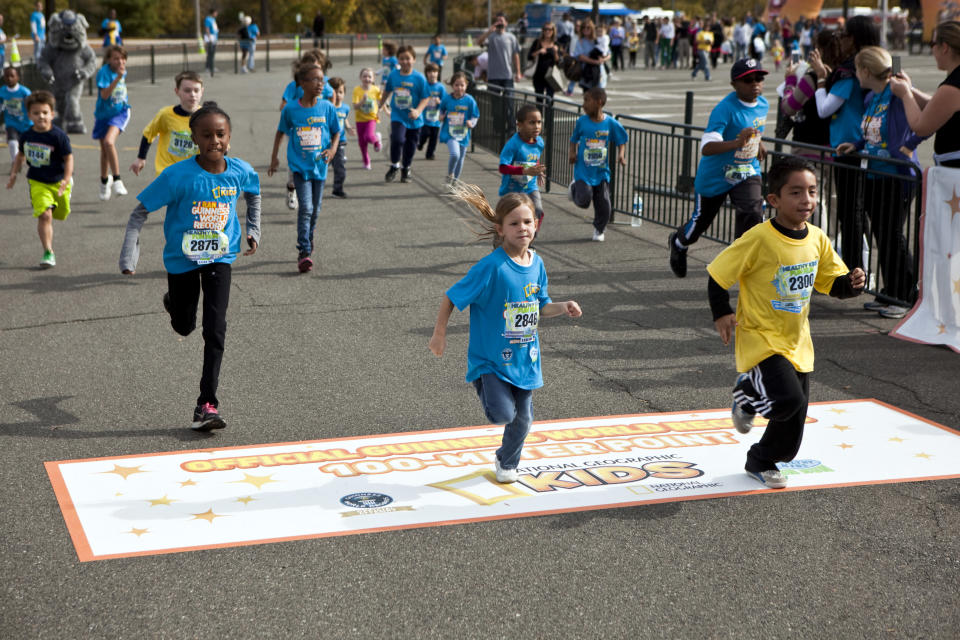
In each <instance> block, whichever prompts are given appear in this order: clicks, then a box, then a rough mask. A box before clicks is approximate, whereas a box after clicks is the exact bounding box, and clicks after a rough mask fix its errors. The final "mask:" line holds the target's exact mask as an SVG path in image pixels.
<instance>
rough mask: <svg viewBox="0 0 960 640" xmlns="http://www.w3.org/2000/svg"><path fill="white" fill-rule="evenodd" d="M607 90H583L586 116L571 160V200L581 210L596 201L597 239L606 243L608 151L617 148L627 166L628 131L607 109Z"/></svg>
mask: <svg viewBox="0 0 960 640" xmlns="http://www.w3.org/2000/svg"><path fill="white" fill-rule="evenodd" d="M605 104H607V92H606V91H605V90H604V89H601V88H600V87H594V88H592V89H587V90H586V91H584V93H583V115H582V116H580V117H579V118H577V123H576V124H575V125H574V127H573V135H571V136H570V151H569V154H568V160H569V161H570V164H572V165H574V167H573V182H571V183H570V192H569V196H570V200H572V201H573V203H574V204H575V205H577V206H578V207H580V208H581V209H586V208H587V207H589V206H590V203H591V202H593V238H592V240H593V241H594V242H603V241H604V239H605V236H604V231H605V230H606V228H607V223H608V222H610V209H611V204H610V163H609V161H608V158H607V150H608V149H609V148H610V146H611V145H612V146H615V147H616V148H617V164H619V165H620V166H621V167H624V166H626V164H627V160H626V144H627V132H626V130H625V129H624V128H623V125H621V124H620V123H619V122H617V121H616V120H614V119H613V118H610V117H608V116H607V115H606V114H605V113H604V112H603V106H604V105H605Z"/></svg>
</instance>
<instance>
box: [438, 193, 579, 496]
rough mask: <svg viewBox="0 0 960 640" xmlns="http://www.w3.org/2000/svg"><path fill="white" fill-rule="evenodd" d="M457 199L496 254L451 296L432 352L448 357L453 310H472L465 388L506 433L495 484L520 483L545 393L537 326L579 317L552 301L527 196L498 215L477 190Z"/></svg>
mask: <svg viewBox="0 0 960 640" xmlns="http://www.w3.org/2000/svg"><path fill="white" fill-rule="evenodd" d="M454 195H455V196H456V197H458V198H459V199H461V200H463V201H465V202H467V203H469V204H470V205H471V206H473V207H474V208H475V209H476V210H477V212H478V213H479V214H480V215H481V217H482V218H483V219H484V220H485V222H486V224H485V233H484V234H483V236H485V237H488V238H493V240H494V244H495V246H497V248H496V249H494V251H493V252H492V253H490V254H489V255H487V256H486V257H485V258H483V259H482V260H480V262H478V263H477V264H475V265H474V266H473V267H471V268H470V270H469V271H468V272H467V275H466V276H464V278H463V279H461V280H460V281H459V282H457V283H456V284H455V285H453V286H452V287H450V288H449V289H448V290H447V292H446V295H444V297H443V301H442V302H441V304H440V311H439V312H438V314H437V322H436V325H435V326H434V329H433V335H432V336H431V338H430V343H429V347H430V351H432V352H433V354H434V355H436V356H437V357H440V356H442V355H443V352H444V351H445V350H446V346H447V337H446V334H447V324H448V322H449V321H450V315H451V314H452V313H453V309H454V307H456V308H457V309H458V310H460V311H463V310H464V309H466V308H467V307H468V306H469V307H470V342H469V346H468V347H467V376H466V380H467V382H471V383H473V386H474V389H475V390H476V392H477V396H478V397H479V398H480V403H481V405H482V406H483V410H484V413H485V414H486V416H487V419H488V420H489V421H490V422H491V423H492V424H503V425H505V426H504V430H503V440H502V443H501V445H500V448H499V449H497V451H496V453H495V454H494V459H493V464H494V471H495V472H496V478H497V482H501V483H510V482H516V481H517V480H518V479H519V474H518V472H517V465H518V464H519V463H520V454H521V452H522V450H523V441H524V438H526V436H527V433H528V432H529V430H530V425H531V424H532V422H533V390H534V389H539V388H540V387H542V386H543V375H542V373H541V365H540V353H541V349H540V335H539V331H538V328H539V324H540V318H549V317H552V316H556V315H560V314H561V313H563V314H566V315H568V316H570V317H571V318H578V317H580V315H581V314H582V312H581V310H580V305H578V304H577V303H576V302H574V301H572V300H570V301H567V302H553V301H551V300H550V296H549V294H548V293H547V272H546V269H545V268H544V266H543V261H542V260H541V259H540V257H539V256H538V255H537V254H536V253H535V252H534V251H533V250H532V249H531V248H530V244H531V243H532V242H533V238H534V235H535V234H536V231H537V219H536V216H535V214H534V212H533V202H532V201H531V200H530V198H529V196H527V195H526V194H524V193H510V194H507V195H506V196H504V197H503V198H501V199H500V201H499V202H498V203H497V207H496V209H494V208H493V207H491V206H490V204H489V203H488V202H487V199H486V198H485V197H484V196H483V192H482V191H481V190H480V188H479V187H476V186H474V185H464V184H462V183H460V184H458V185H457V186H456V187H455V188H454Z"/></svg>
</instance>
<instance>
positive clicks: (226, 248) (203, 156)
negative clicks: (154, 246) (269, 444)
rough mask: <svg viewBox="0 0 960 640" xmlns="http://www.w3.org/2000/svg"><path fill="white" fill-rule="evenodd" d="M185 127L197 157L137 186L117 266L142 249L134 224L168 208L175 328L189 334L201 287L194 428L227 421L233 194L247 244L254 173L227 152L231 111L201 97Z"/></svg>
mask: <svg viewBox="0 0 960 640" xmlns="http://www.w3.org/2000/svg"><path fill="white" fill-rule="evenodd" d="M190 133H191V137H192V138H193V142H194V144H196V145H197V148H198V150H199V151H198V155H196V156H194V157H193V158H189V159H187V160H183V161H182V162H177V163H175V164H172V165H170V166H169V167H167V168H166V169H164V170H163V172H162V173H161V174H160V175H159V176H157V178H156V179H155V180H154V181H153V182H151V183H150V185H148V186H147V188H146V189H144V190H143V191H141V192H140V194H139V195H138V196H137V199H138V200H139V201H140V204H138V205H137V208H136V209H134V210H133V213H131V214H130V221H129V222H128V223H127V232H126V236H125V237H124V239H123V249H122V250H121V253H120V271H121V272H122V273H124V274H126V275H133V274H134V273H135V271H136V268H137V261H138V258H139V253H140V244H139V237H140V229H141V228H143V224H144V222H146V219H147V214H149V213H150V212H151V211H156V210H157V209H160V208H161V207H166V208H167V213H166V216H165V217H164V220H163V235H164V237H165V239H166V242H165V245H164V248H163V265H164V267H165V268H166V270H167V293H165V294H164V295H163V307H164V309H166V310H167V313H168V314H169V315H170V324H171V326H172V327H173V330H174V331H176V332H177V333H179V334H180V335H182V336H186V335H189V334H190V333H192V332H193V330H194V329H195V328H196V326H197V304H198V303H199V300H200V292H201V291H202V292H203V319H202V324H203V373H202V374H201V377H200V396H199V397H198V398H197V406H196V408H195V409H194V411H193V424H192V426H191V428H192V429H194V430H196V431H210V430H212V429H222V428H224V427H225V426H227V425H226V422H225V421H224V419H223V415H221V413H220V410H219V401H218V400H217V387H218V385H219V380H220V364H221V361H222V360H223V349H224V340H225V338H226V332H227V320H226V318H227V304H228V302H229V300H230V279H231V266H230V265H231V264H232V263H233V261H234V260H236V258H237V254H239V253H240V251H241V246H240V237H241V235H240V220H239V218H238V216H237V199H238V198H239V197H240V193H241V192H242V193H243V194H244V198H245V200H246V202H247V232H246V237H247V247H248V249H247V250H246V251H244V253H243V255H245V256H250V255H253V254H254V253H256V251H257V247H258V246H259V243H260V178H259V177H258V176H257V172H256V171H254V170H253V167H251V166H250V165H249V164H247V163H246V162H244V161H243V160H240V159H239V158H235V157H233V156H230V157H227V155H226V153H227V151H228V150H229V149H230V133H231V127H230V116H228V115H227V114H226V113H225V112H224V111H223V110H222V109H220V108H219V107H218V106H217V103H216V102H206V103H204V105H203V106H202V107H200V109H198V110H197V111H195V112H194V113H193V115H191V116H190Z"/></svg>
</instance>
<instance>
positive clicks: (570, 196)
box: [567, 180, 576, 202]
mask: <svg viewBox="0 0 960 640" xmlns="http://www.w3.org/2000/svg"><path fill="white" fill-rule="evenodd" d="M575 182H576V180H571V181H570V186H569V187H567V199H568V200H570V202H573V185H574V183H575Z"/></svg>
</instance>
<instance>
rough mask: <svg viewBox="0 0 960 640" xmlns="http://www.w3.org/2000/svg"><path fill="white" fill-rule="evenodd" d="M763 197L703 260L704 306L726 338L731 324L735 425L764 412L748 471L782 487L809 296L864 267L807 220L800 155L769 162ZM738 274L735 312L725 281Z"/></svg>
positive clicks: (809, 177)
mask: <svg viewBox="0 0 960 640" xmlns="http://www.w3.org/2000/svg"><path fill="white" fill-rule="evenodd" d="M767 179H768V182H769V188H770V193H769V194H768V195H767V202H768V203H769V204H770V206H771V207H773V208H774V209H776V217H775V218H773V219H771V220H767V221H766V222H764V223H762V224H759V225H756V226H754V227H752V228H751V229H750V230H749V231H747V232H746V233H744V234H743V235H742V236H741V237H740V238H739V239H737V240H736V241H734V243H733V244H732V245H730V246H729V247H727V248H726V249H724V250H723V251H722V252H721V253H720V255H718V256H717V257H716V258H715V259H714V261H713V262H711V263H710V264H709V265H708V266H707V271H708V273H709V274H710V280H709V296H710V309H711V311H712V312H713V319H714V324H715V325H716V328H717V333H719V334H720V338H721V340H723V343H724V344H729V343H730V337H731V335H732V334H733V333H734V328H736V355H737V371H740V372H741V374H740V375H739V377H738V378H737V382H736V385H735V386H734V388H733V410H732V411H733V424H734V427H736V429H737V431H739V432H740V433H748V432H749V431H750V429H751V427H752V426H753V418H754V415H756V414H757V413H759V414H760V415H762V416H764V417H765V418H767V419H768V420H769V422H768V423H767V427H766V428H765V429H764V432H763V436H762V437H761V438H760V441H759V442H757V443H756V444H754V445H753V446H751V447H750V450H749V451H748V452H747V463H746V467H745V469H746V471H747V473H748V474H749V475H750V476H751V477H753V478H755V479H757V480H758V481H759V482H760V483H762V484H763V485H765V486H767V487H770V488H772V489H781V488H783V487H785V486H787V479H786V477H785V476H784V475H783V473H781V472H780V470H779V469H778V468H777V463H778V462H789V461H790V460H793V458H794V457H795V456H796V455H797V452H798V451H799V450H800V441H801V440H802V438H803V426H804V422H805V420H806V417H807V405H808V404H809V402H810V387H809V379H808V376H809V373H810V372H811V371H813V341H812V340H811V338H810V323H809V321H808V319H807V316H808V315H809V313H810V296H811V294H812V293H813V290H814V289H816V290H817V291H819V292H820V293H828V294H830V295H831V296H834V297H836V298H850V297H853V296H856V295H859V294H860V292H861V291H862V290H863V284H864V281H865V276H864V273H863V270H862V269H860V268H859V267H857V268H856V269H854V270H853V271H850V270H849V269H847V267H846V265H844V264H843V260H841V259H840V256H838V255H837V253H836V251H834V249H833V246H832V245H831V244H830V239H829V238H828V237H827V236H826V234H824V233H823V232H822V231H821V230H820V229H819V228H817V227H815V226H813V225H812V224H810V223H809V222H808V220H809V219H810V217H811V216H812V215H813V212H814V209H816V206H817V200H818V198H817V176H816V173H815V172H814V168H813V166H812V165H811V164H810V163H809V162H807V161H806V160H804V159H802V158H798V157H787V158H785V159H783V160H780V161H778V162H776V163H775V164H774V165H773V166H772V167H770V171H769V173H768V175H767ZM737 283H739V285H740V295H739V297H738V299H737V312H736V315H734V313H733V310H732V309H731V308H730V296H729V294H728V293H727V291H726V290H727V289H729V288H730V287H732V286H733V285H735V284H737Z"/></svg>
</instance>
